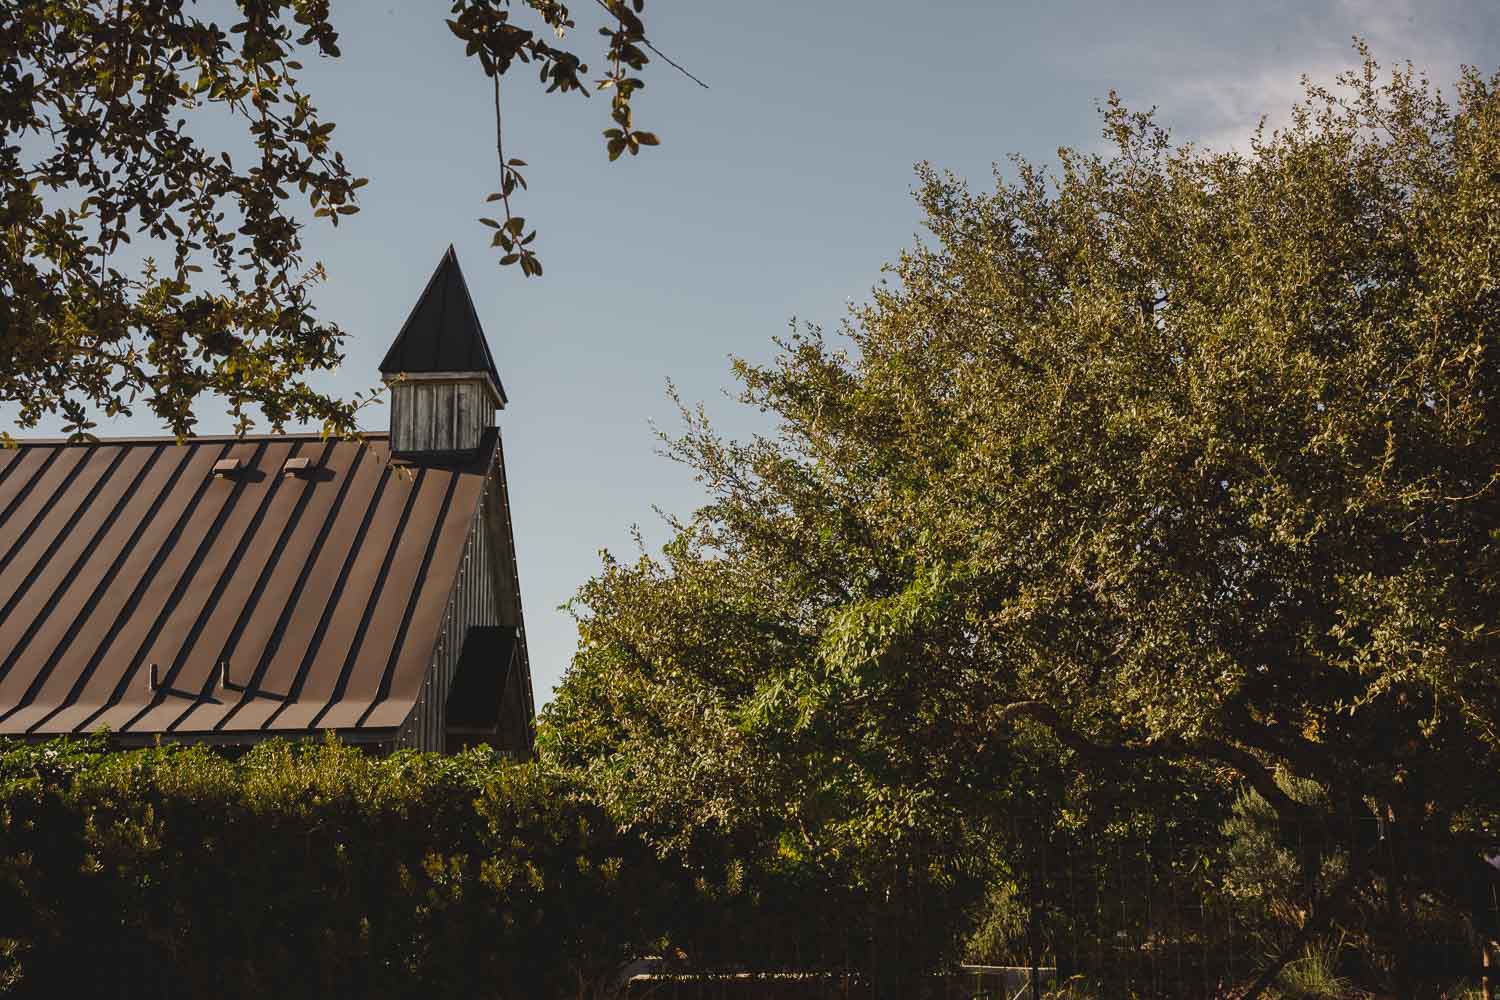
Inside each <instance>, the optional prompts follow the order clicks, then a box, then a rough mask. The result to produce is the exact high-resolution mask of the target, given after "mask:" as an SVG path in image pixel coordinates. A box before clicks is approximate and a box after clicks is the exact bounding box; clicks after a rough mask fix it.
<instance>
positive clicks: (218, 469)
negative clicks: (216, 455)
mask: <svg viewBox="0 0 1500 1000" xmlns="http://www.w3.org/2000/svg"><path fill="white" fill-rule="evenodd" d="M239 469H240V460H239V459H237V458H221V459H219V460H218V461H217V462H215V463H214V478H215V479H227V478H228V477H230V476H232V475H234V474H235V473H236V472H238V471H239Z"/></svg>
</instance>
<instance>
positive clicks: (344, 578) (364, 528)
mask: <svg viewBox="0 0 1500 1000" xmlns="http://www.w3.org/2000/svg"><path fill="white" fill-rule="evenodd" d="M389 481H390V472H389V470H387V471H386V473H385V474H384V475H382V476H381V477H380V481H379V482H378V483H376V484H375V492H374V493H373V494H372V495H371V496H370V503H369V505H368V506H367V507H366V508H365V513H364V517H363V519H361V521H360V523H359V528H358V530H357V531H355V533H354V538H353V539H352V540H351V541H350V543H349V551H348V552H347V553H346V554H345V555H344V564H343V566H341V567H339V576H338V579H337V580H336V581H335V582H334V585H333V590H332V592H331V593H330V594H329V596H328V601H327V603H326V604H325V605H324V606H323V614H322V616H321V617H319V619H318V627H317V628H316V629H315V630H314V631H313V636H312V640H311V641H310V642H309V643H308V645H307V652H306V653H304V654H303V656H302V662H301V663H299V664H298V665H297V677H296V680H295V682H294V683H293V686H292V688H291V690H290V691H288V692H287V693H288V694H289V695H290V696H291V699H295V698H296V697H297V695H299V694H300V693H301V691H302V688H303V686H304V685H305V684H306V683H307V675H308V674H309V673H310V672H311V671H312V665H313V660H314V659H315V658H316V657H317V654H318V653H319V652H321V651H322V648H323V637H324V636H325V635H327V634H328V624H329V622H331V621H332V620H333V613H334V611H335V610H337V608H338V606H339V601H340V600H341V599H342V598H343V596H344V587H346V586H347V585H348V583H349V573H350V572H351V571H352V570H353V569H354V563H355V561H356V560H357V559H358V558H359V553H360V550H361V548H362V547H363V546H364V542H365V535H367V534H369V531H370V525H371V524H373V523H374V521H375V511H376V510H378V509H379V507H380V499H381V496H382V495H383V494H384V493H385V484H386V483H387V482H389ZM291 699H289V700H288V701H286V702H284V703H282V704H281V705H278V706H277V708H276V711H274V712H272V713H271V717H270V718H268V719H267V720H266V722H265V725H264V726H262V727H261V728H263V729H268V728H270V726H271V724H272V723H274V722H275V721H276V719H277V718H278V717H279V716H280V715H281V713H282V712H284V711H286V709H287V706H289V705H290V704H291ZM332 705H333V701H332V700H330V701H329V702H328V703H326V704H325V705H324V707H323V709H322V711H327V710H328V708H330V707H331V706H332ZM322 711H320V712H319V716H318V717H319V718H321V717H322ZM225 721H227V719H226V720H225ZM220 725H222V723H221V724H220ZM214 728H218V727H217V726H216V727H214Z"/></svg>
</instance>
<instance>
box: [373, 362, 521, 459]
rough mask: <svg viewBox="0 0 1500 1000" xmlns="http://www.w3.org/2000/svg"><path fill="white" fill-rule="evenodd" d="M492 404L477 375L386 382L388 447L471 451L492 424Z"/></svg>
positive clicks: (404, 452) (415, 450)
mask: <svg viewBox="0 0 1500 1000" xmlns="http://www.w3.org/2000/svg"><path fill="white" fill-rule="evenodd" d="M494 413H495V404H494V402H493V401H492V399H491V398H490V393H489V389H488V387H487V386H486V385H485V384H484V381H483V380H482V379H479V378H474V379H461V380H454V381H433V380H428V379H406V380H403V381H398V382H393V383H392V384H391V451H392V452H393V453H395V454H397V455H411V454H416V453H420V452H456V451H473V450H475V449H476V448H478V447H479V439H480V438H481V437H482V436H483V434H484V431H485V428H487V427H489V426H491V425H492V423H493V422H494V421H493V418H494Z"/></svg>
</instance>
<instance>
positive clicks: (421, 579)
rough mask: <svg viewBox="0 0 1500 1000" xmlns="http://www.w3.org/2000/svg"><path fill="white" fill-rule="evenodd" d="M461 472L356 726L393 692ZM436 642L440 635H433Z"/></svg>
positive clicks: (434, 526)
mask: <svg viewBox="0 0 1500 1000" xmlns="http://www.w3.org/2000/svg"><path fill="white" fill-rule="evenodd" d="M458 478H459V477H458V474H457V473H452V474H450V475H449V476H448V490H447V492H446V493H444V494H443V505H442V507H441V508H440V509H439V510H438V515H437V518H436V519H435V520H434V521H433V523H432V534H431V536H429V537H428V539H427V551H426V552H424V553H423V554H422V565H421V567H420V568H419V569H418V570H417V576H416V579H415V580H413V581H412V588H411V595H410V596H409V597H408V598H407V600H406V610H405V612H404V613H403V614H402V616H401V627H400V628H399V629H397V630H396V641H395V642H394V643H393V644H392V645H391V655H390V658H389V659H388V660H387V661H386V664H385V673H384V674H383V675H382V676H381V678H380V689H379V691H377V692H376V694H375V697H374V698H372V699H370V704H369V705H367V706H365V710H364V712H363V713H362V714H361V715H360V717H359V721H358V722H357V723H355V725H356V726H363V725H364V724H365V720H366V719H368V718H369V717H370V713H371V712H373V711H375V709H376V708H378V707H379V706H380V704H381V702H383V701H385V700H386V698H387V697H389V696H390V693H391V678H392V677H393V676H394V675H395V672H396V664H397V663H399V662H400V661H401V650H402V649H403V648H404V647H405V645H406V631H407V629H408V628H410V627H411V616H412V613H413V612H414V611H416V607H417V599H418V598H419V597H420V596H421V594H422V587H423V585H424V584H425V583H426V582H427V570H428V568H429V567H430V566H431V565H432V554H433V552H435V551H436V550H437V546H438V541H439V540H440V539H441V538H442V536H443V522H444V521H446V520H447V519H448V508H449V506H451V505H452V503H453V493H454V491H455V490H456V489H457V488H458ZM432 642H433V644H434V645H436V643H437V636H433V637H432Z"/></svg>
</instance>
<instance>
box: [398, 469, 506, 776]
mask: <svg viewBox="0 0 1500 1000" xmlns="http://www.w3.org/2000/svg"><path fill="white" fill-rule="evenodd" d="M492 502H493V497H492V496H486V497H485V498H484V499H482V500H481V501H480V509H479V511H478V512H477V516H476V517H475V518H474V521H473V523H472V524H471V525H470V527H469V540H468V543H467V544H466V545H465V547H464V557H463V562H462V563H461V564H460V565H459V570H458V579H457V580H456V581H455V582H454V584H453V593H452V595H451V596H450V597H449V599H448V608H447V611H446V613H445V614H444V623H443V629H442V632H441V633H440V634H439V636H438V641H437V648H436V649H435V650H434V651H433V658H432V666H431V667H430V668H429V669H428V672H427V684H426V688H425V690H424V691H423V692H422V695H421V697H420V698H418V699H417V704H416V706H415V707H414V708H413V709H412V714H411V715H410V716H408V717H407V720H406V722H405V724H403V725H402V727H401V735H400V738H399V740H398V745H400V746H403V747H415V748H416V749H418V750H439V751H440V750H442V749H443V748H444V745H445V742H446V740H445V730H446V725H447V713H446V708H447V705H448V690H449V688H450V686H451V685H452V683H453V673H454V671H455V670H456V669H457V667H458V658H459V654H460V653H462V652H463V641H464V636H466V635H467V634H468V631H469V628H470V627H471V626H474V625H501V624H505V623H504V622H502V621H501V619H500V614H499V610H500V602H499V600H498V599H497V597H496V594H495V583H494V581H495V573H494V570H493V567H492V561H493V558H494V555H493V548H494V547H493V545H492V544H491V542H490V532H489V530H488V528H487V526H486V523H485V522H486V518H485V517H484V508H485V507H486V506H488V505H489V504H490V503H492Z"/></svg>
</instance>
